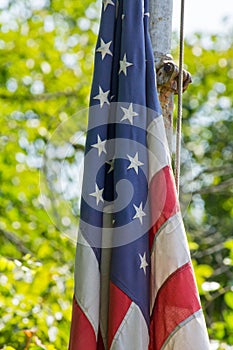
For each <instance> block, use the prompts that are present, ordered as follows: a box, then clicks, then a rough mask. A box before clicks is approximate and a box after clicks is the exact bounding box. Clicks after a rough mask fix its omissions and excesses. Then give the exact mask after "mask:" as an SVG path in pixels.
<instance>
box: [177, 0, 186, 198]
mask: <svg viewBox="0 0 233 350" xmlns="http://www.w3.org/2000/svg"><path fill="white" fill-rule="evenodd" d="M184 8H185V0H181V14H180V44H179V45H180V50H179V79H178V112H177V123H176V153H175V183H176V189H177V194H178V196H179V186H180V157H181V155H180V153H181V132H182V104H183V62H184Z"/></svg>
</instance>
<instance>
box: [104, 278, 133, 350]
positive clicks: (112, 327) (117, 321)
mask: <svg viewBox="0 0 233 350" xmlns="http://www.w3.org/2000/svg"><path fill="white" fill-rule="evenodd" d="M131 303H132V300H131V299H130V298H129V297H128V295H126V294H125V293H124V292H122V290H120V289H119V288H118V287H117V286H115V284H113V283H112V282H110V302H109V326H108V348H109V349H110V347H111V344H112V341H113V338H114V336H115V334H116V332H117V330H118V328H119V327H120V325H121V322H122V321H123V319H124V317H125V315H126V313H127V311H128V309H129V307H130V305H131Z"/></svg>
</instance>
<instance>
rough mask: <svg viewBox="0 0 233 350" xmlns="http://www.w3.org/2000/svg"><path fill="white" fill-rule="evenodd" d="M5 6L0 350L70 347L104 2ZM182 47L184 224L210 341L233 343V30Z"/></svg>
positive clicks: (0, 79) (36, 1) (31, 1)
mask: <svg viewBox="0 0 233 350" xmlns="http://www.w3.org/2000/svg"><path fill="white" fill-rule="evenodd" d="M0 6H1V13H0V25H1V31H0V103H1V108H0V117H1V129H0V149H1V152H0V183H1V185H0V186H1V187H0V196H1V201H0V254H1V257H0V272H1V274H0V348H2V349H5V350H12V349H17V350H21V349H22V350H23V349H25V350H28V349H30V350H33V349H34V350H35V349H47V350H53V349H66V348H67V344H68V338H69V327H70V317H71V301H72V295H73V264H74V254H75V245H74V240H73V236H72V234H73V231H74V230H73V228H74V227H77V217H78V214H79V212H78V203H79V192H78V191H73V189H74V188H77V184H78V181H79V179H77V174H78V173H79V169H78V164H79V163H80V160H81V159H82V155H83V134H82V133H81V131H83V130H85V128H86V113H85V112H84V113H79V114H78V115H77V112H78V111H80V110H81V109H82V107H87V106H88V99H89V91H90V84H91V79H92V78H91V75H92V67H93V52H94V47H95V40H96V33H97V31H98V19H99V10H100V3H96V2H94V3H93V2H92V1H91V0H83V1H78V2H77V1H76V2H73V1H71V0H65V1H61V0H56V1H52V0H51V1H49V0H18V1H17V2H15V1H12V0H4V1H1V2H0ZM185 51H186V52H185V62H186V64H187V68H188V70H189V71H190V72H191V73H192V75H193V84H192V85H191V86H190V88H189V90H188V92H186V93H185V96H184V126H183V134H184V150H183V163H184V165H185V166H183V169H182V202H183V203H184V220H185V225H186V229H187V233H188V237H189V241H190V249H191V253H192V257H193V263H194V267H195V273H196V277H197V282H198V287H199V291H200V294H201V298H202V304H203V308H204V311H205V314H206V320H207V324H208V328H209V334H210V337H211V338H212V339H215V340H219V341H220V343H221V342H223V343H227V344H230V345H233V268H232V266H233V238H232V219H233V197H232V188H233V187H232V184H233V180H232V173H233V161H232V153H233V140H232V134H233V123H232V119H233V102H232V96H233V32H232V33H229V34H225V35H224V36H223V35H220V34H218V35H211V36H206V35H204V34H195V35H193V36H192V37H189V38H188V39H187V42H186V46H185ZM175 54H176V52H175ZM74 115H75V118H72V119H69V118H70V117H72V116H74ZM70 120H73V122H70ZM67 121H68V122H67ZM61 122H63V124H62V125H64V122H67V123H68V124H65V125H68V128H67V127H66V128H65V129H63V128H62V127H60V128H59V129H58V130H57V127H58V126H59V125H60V124H61ZM55 130H57V131H56V132H55V134H54V131H55ZM64 130H65V131H64ZM64 132H66V135H65V137H63V139H65V142H64V144H62V145H61V144H59V143H57V140H58V139H59V137H60V136H64V134H62V133H64ZM51 135H53V136H52V141H51ZM61 138H62V137H60V139H61ZM48 143H49V146H48ZM45 150H47V151H46V156H45ZM43 159H45V160H46V162H45V163H46V164H45V165H46V166H44V163H43ZM61 164H62V165H63V169H64V173H63V174H62V176H63V180H64V181H63V182H59V180H58V173H59V171H60V169H61V168H60V166H61ZM187 164H188V166H187ZM40 173H41V182H40V183H39V175H40ZM45 177H46V178H47V181H45ZM69 188H71V189H72V190H69ZM190 193H192V196H191V195H190ZM44 206H45V207H46V209H47V212H46V211H45V209H44ZM48 214H49V215H48ZM219 346H220V345H219Z"/></svg>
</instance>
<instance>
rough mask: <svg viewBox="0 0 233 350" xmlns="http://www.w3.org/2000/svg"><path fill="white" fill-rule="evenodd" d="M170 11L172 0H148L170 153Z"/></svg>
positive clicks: (172, 67) (173, 69)
mask: <svg viewBox="0 0 233 350" xmlns="http://www.w3.org/2000/svg"><path fill="white" fill-rule="evenodd" d="M172 13H173V0H150V35H151V42H152V48H153V53H154V59H155V66H156V72H157V88H158V94H159V99H160V104H161V108H162V113H163V118H164V124H165V129H166V135H167V141H168V146H169V150H170V153H172V135H173V108H174V91H173V89H172V84H171V82H172V81H171V79H172V78H173V76H174V73H176V66H175V64H174V63H173V61H172V56H171V38H172ZM174 71H175V72H174Z"/></svg>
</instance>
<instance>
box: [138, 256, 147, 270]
mask: <svg viewBox="0 0 233 350" xmlns="http://www.w3.org/2000/svg"><path fill="white" fill-rule="evenodd" d="M139 257H140V260H141V265H140V269H143V271H144V274H145V275H146V267H147V266H148V263H147V261H146V252H144V254H143V256H141V254H139Z"/></svg>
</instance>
